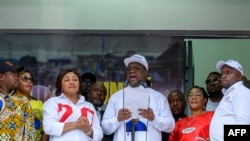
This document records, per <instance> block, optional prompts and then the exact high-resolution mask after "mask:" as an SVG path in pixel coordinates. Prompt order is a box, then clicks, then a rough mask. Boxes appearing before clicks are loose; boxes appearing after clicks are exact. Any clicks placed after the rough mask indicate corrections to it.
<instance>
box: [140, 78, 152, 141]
mask: <svg viewBox="0 0 250 141" xmlns="http://www.w3.org/2000/svg"><path fill="white" fill-rule="evenodd" d="M139 85H142V86H143V87H144V89H147V88H149V86H148V85H147V83H146V82H144V81H139ZM149 105H150V95H149V97H148V109H149ZM147 139H148V120H147V131H146V141H147Z"/></svg>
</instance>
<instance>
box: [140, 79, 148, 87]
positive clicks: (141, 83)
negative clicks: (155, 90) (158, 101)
mask: <svg viewBox="0 0 250 141" xmlns="http://www.w3.org/2000/svg"><path fill="white" fill-rule="evenodd" d="M139 85H142V86H143V87H144V88H148V85H147V83H146V82H145V81H142V80H140V81H139Z"/></svg>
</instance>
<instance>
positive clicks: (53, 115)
mask: <svg viewBox="0 0 250 141" xmlns="http://www.w3.org/2000/svg"><path fill="white" fill-rule="evenodd" d="M58 117H59V116H58V109H57V103H56V101H55V100H54V98H50V99H48V100H47V101H46V102H45V103H44V105H43V128H44V132H45V133H46V134H48V135H54V136H61V135H62V132H63V127H64V123H62V122H58V121H59V120H58Z"/></svg>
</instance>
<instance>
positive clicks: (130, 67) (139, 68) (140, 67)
mask: <svg viewBox="0 0 250 141" xmlns="http://www.w3.org/2000/svg"><path fill="white" fill-rule="evenodd" d="M142 69H145V68H144V67H142V66H129V67H127V68H126V70H127V71H131V70H135V71H140V70H142Z"/></svg>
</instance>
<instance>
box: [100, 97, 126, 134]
mask: <svg viewBox="0 0 250 141" xmlns="http://www.w3.org/2000/svg"><path fill="white" fill-rule="evenodd" d="M117 100H118V99H117V98H116V97H114V96H113V97H111V98H110V99H109V102H108V104H107V107H106V109H105V112H104V115H103V118H102V122H101V126H102V129H103V132H104V134H107V135H110V134H112V133H114V132H115V131H116V130H117V129H118V127H119V126H120V124H121V122H119V121H118V120H117V115H118V114H117V113H118V111H119V109H118V106H117V105H116V102H117ZM116 109H117V110H116ZM116 112H117V113H116Z"/></svg>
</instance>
